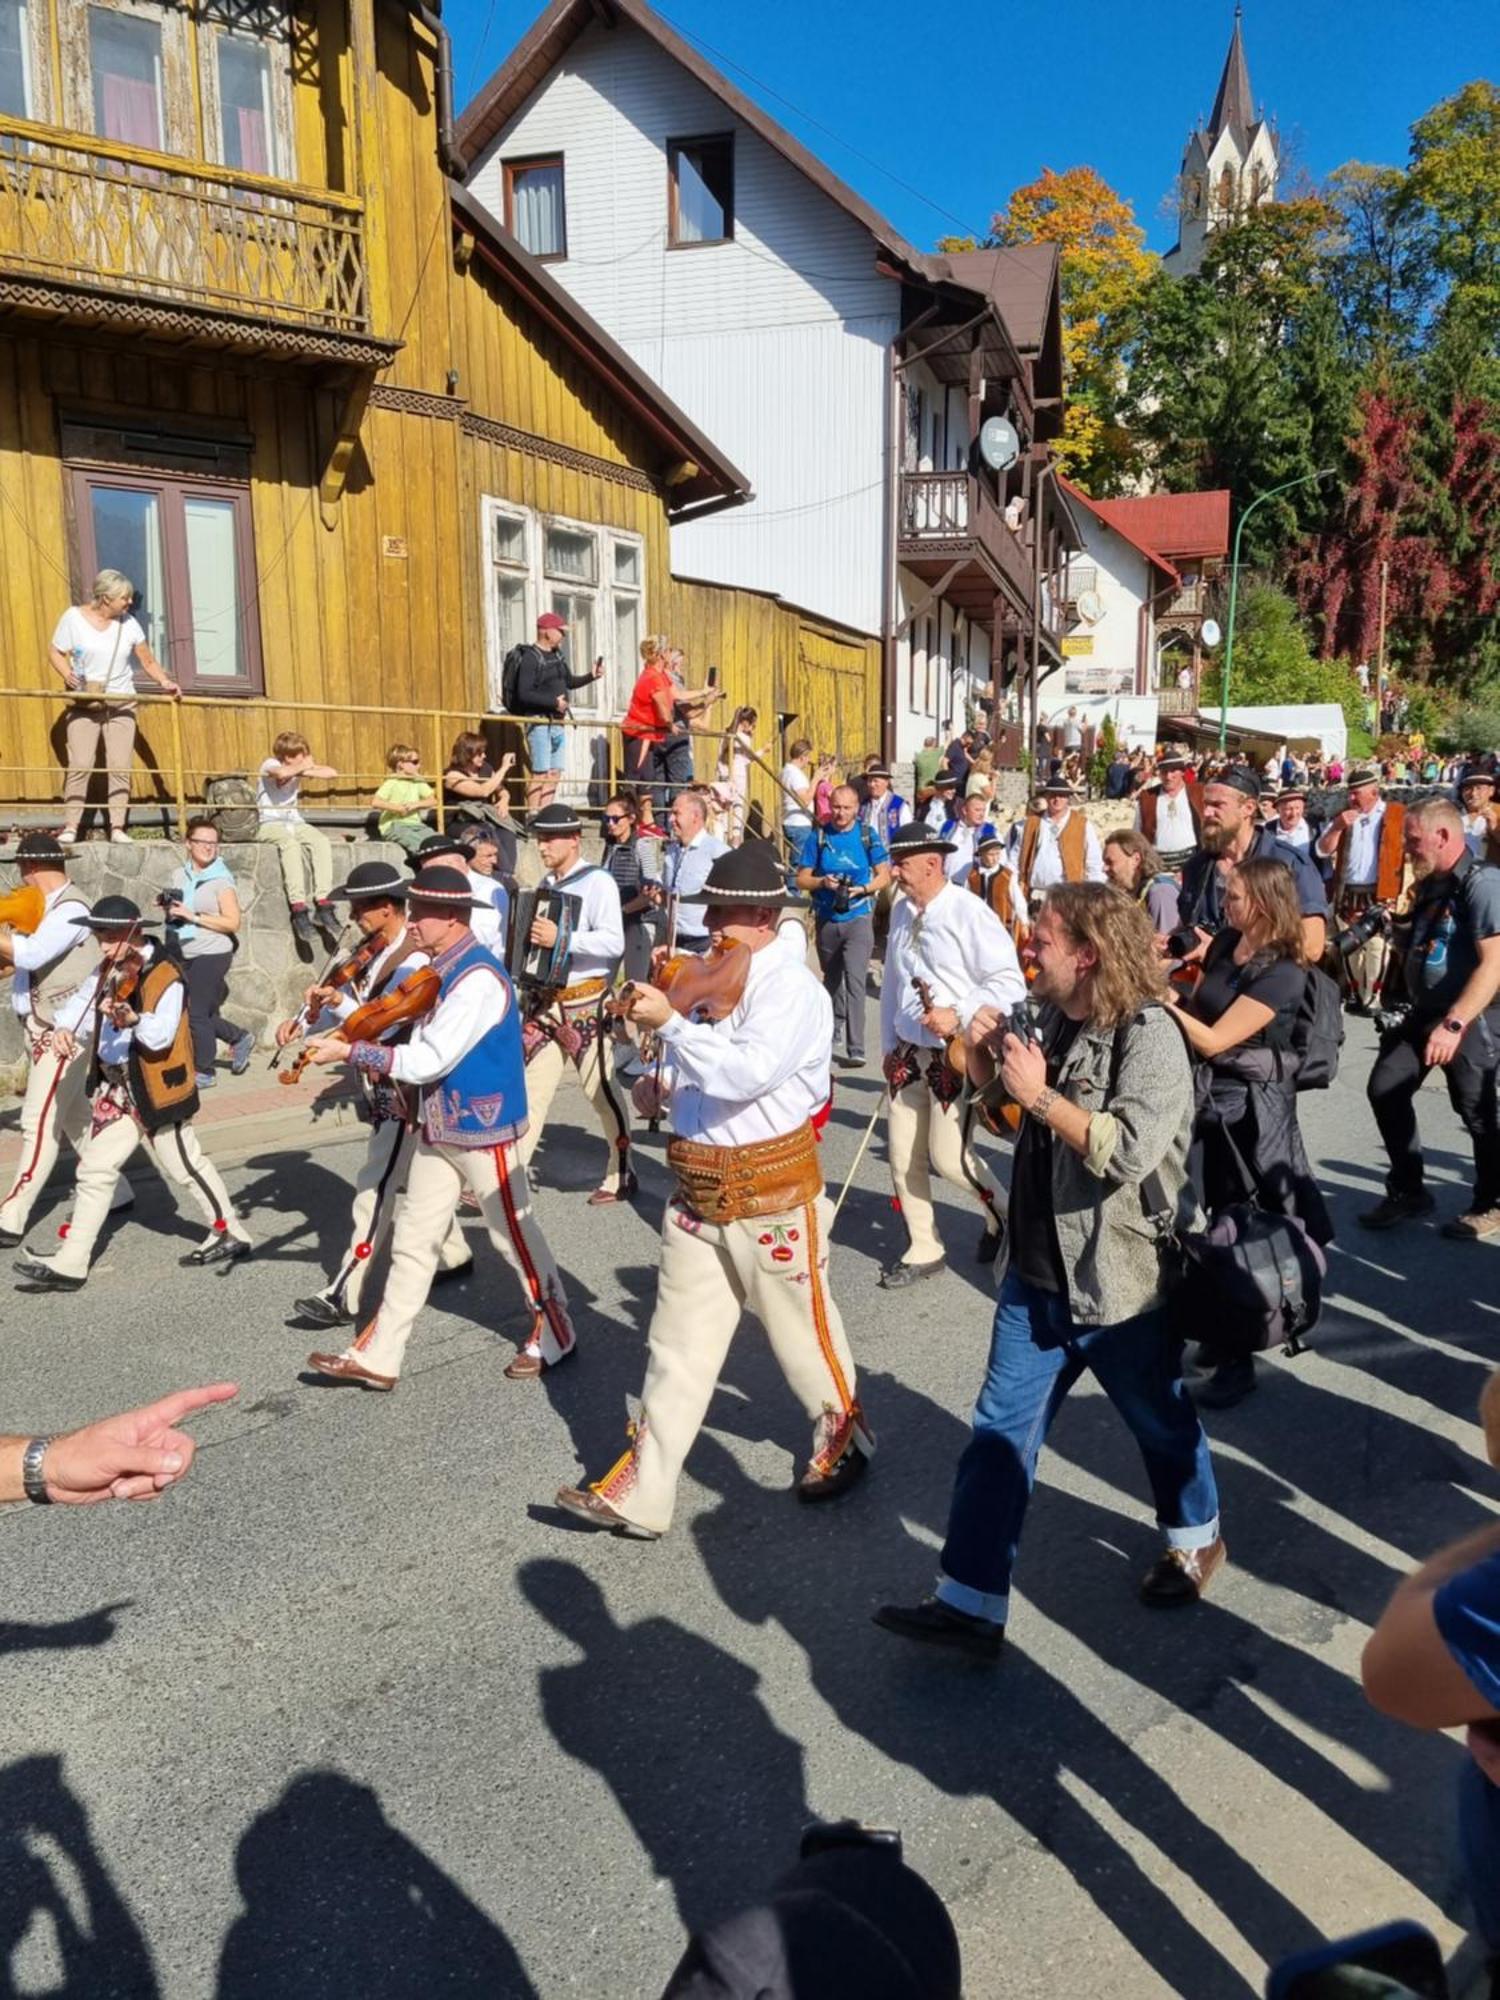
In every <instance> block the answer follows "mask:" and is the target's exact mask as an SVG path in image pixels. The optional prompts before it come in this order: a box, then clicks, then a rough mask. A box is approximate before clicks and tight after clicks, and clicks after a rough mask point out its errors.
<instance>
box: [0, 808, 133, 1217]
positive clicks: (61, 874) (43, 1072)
mask: <svg viewBox="0 0 1500 2000" xmlns="http://www.w3.org/2000/svg"><path fill="white" fill-rule="evenodd" d="M73 851H74V850H72V849H71V848H67V847H64V846H63V844H62V843H61V841H59V840H58V838H57V836H56V835H55V834H51V833H40V832H38V833H23V834H22V836H21V840H20V844H19V846H18V847H17V849H16V863H17V872H18V873H19V875H20V878H21V887H22V888H23V889H24V888H31V889H34V890H35V891H36V892H37V894H38V895H39V896H40V897H41V899H42V919H41V922H40V923H39V924H37V925H36V927H35V928H34V929H32V930H30V931H21V930H0V965H13V966H14V967H15V977H14V978H13V979H12V981H11V1004H12V1006H13V1007H14V1008H15V1010H16V1012H17V1014H18V1015H19V1016H20V1018H21V1031H22V1034H23V1035H24V1036H25V1039H26V1053H27V1056H28V1058H29V1061H30V1067H29V1069H28V1070H27V1073H26V1095H25V1097H24V1099H23V1100H22V1104H21V1150H20V1154H19V1156H18V1157H17V1159H16V1162H15V1165H14V1167H13V1168H12V1169H11V1171H10V1172H9V1173H7V1174H4V1175H0V1186H3V1187H4V1188H5V1189H6V1193H5V1194H4V1197H3V1200H0V1244H3V1245H12V1244H16V1243H19V1242H20V1241H21V1239H22V1237H23V1236H24V1235H25V1234H26V1225H27V1223H28V1222H29V1220H30V1219H31V1210H32V1207H33V1205H34V1203H35V1201H36V1198H37V1196H38V1195H39V1194H40V1193H41V1191H42V1189H43V1188H44V1187H45V1186H46V1183H47V1176H48V1175H49V1174H50V1173H51V1172H52V1169H53V1167H54V1166H56V1164H57V1154H58V1149H59V1147H60V1146H61V1145H62V1142H63V1140H64V1139H66V1140H67V1141H68V1143H69V1145H71V1146H74V1147H77V1146H79V1145H81V1144H82V1141H83V1136H84V1134H85V1133H86V1132H87V1131H88V1126H89V1104H88V1096H87V1093H86V1090H85V1087H84V1086H85V1080H86V1077H87V1074H88V1059H87V1049H88V1037H87V1035H85V1034H82V1033H80V1030H81V1029H82V1028H83V1025H84V1023H85V1022H86V1020H87V1017H88V1010H89V1006H90V1003H91V1001H92V999H93V985H92V979H93V973H94V970H95V968H96V967H97V965H98V963H99V943H98V940H97V938H96V937H95V936H94V933H93V931H92V930H90V928H89V925H88V922H87V919H88V914H89V903H88V898H87V897H86V896H85V895H84V893H83V891H82V890H81V889H76V888H74V886H73V884H72V883H71V882H70V881H69V880H68V874H67V862H68V856H69V855H70V853H72V852H73ZM60 1029H61V1030H64V1031H68V1032H69V1033H70V1034H71V1038H72V1039H71V1042H70V1044H69V1046H70V1047H71V1048H72V1051H73V1053H72V1054H71V1055H70V1056H68V1057H66V1058H64V1056H63V1055H62V1054H61V1051H60V1048H59V1044H58V1040H57V1036H58V1031H59V1030H60ZM130 1200H131V1194H130V1186H129V1183H128V1182H127V1181H125V1180H123V1179H122V1180H121V1181H120V1182H119V1183H118V1185H117V1187H116V1189H115V1192H114V1197H113V1199H112V1201H111V1207H114V1208H126V1207H128V1206H129V1205H130Z"/></svg>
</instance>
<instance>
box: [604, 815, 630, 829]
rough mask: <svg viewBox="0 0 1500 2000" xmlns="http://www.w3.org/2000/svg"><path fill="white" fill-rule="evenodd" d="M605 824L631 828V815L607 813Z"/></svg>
mask: <svg viewBox="0 0 1500 2000" xmlns="http://www.w3.org/2000/svg"><path fill="white" fill-rule="evenodd" d="M604 824H605V825H606V826H629V824H630V815H629V813H606V814H605V815H604Z"/></svg>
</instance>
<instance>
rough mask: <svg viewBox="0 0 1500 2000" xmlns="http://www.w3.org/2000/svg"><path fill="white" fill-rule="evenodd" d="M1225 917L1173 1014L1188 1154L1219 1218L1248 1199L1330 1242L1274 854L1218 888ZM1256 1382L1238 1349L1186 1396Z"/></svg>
mask: <svg viewBox="0 0 1500 2000" xmlns="http://www.w3.org/2000/svg"><path fill="white" fill-rule="evenodd" d="M1224 915H1225V919H1226V928H1225V929H1224V930H1221V931H1220V932H1219V934H1218V936H1217V937H1215V938H1214V940H1213V942H1212V943H1211V944H1210V945H1209V947H1208V950H1207V952H1206V953H1205V954H1204V958H1203V977H1202V979H1201V980H1200V981H1199V983H1198V986H1197V988H1196V990H1195V991H1194V992H1193V994H1192V995H1191V996H1190V997H1189V998H1187V999H1184V1000H1182V1001H1181V1002H1180V1007H1181V1011H1180V1013H1179V1016H1178V1020H1179V1024H1180V1026H1181V1028H1182V1032H1183V1033H1184V1034H1185V1035H1186V1036H1187V1039H1188V1042H1189V1044H1190V1046H1191V1047H1192V1049H1193V1050H1194V1052H1195V1053H1196V1054H1197V1055H1198V1056H1200V1057H1201V1058H1202V1061H1201V1062H1200V1063H1199V1065H1198V1068H1197V1070H1196V1072H1195V1075H1194V1101H1195V1105H1196V1112H1195V1116H1194V1120H1193V1149H1194V1153H1195V1155H1196V1164H1197V1167H1198V1170H1199V1175H1200V1182H1201V1188H1202V1193H1203V1203H1204V1206H1205V1208H1207V1210H1208V1212H1209V1215H1210V1216H1216V1215H1218V1213H1219V1212H1220V1210H1222V1209H1225V1208H1228V1207H1230V1206H1231V1205H1232V1204H1233V1203H1235V1202H1242V1201H1253V1202H1254V1203H1255V1204H1256V1205H1257V1206H1258V1207H1260V1208H1265V1209H1270V1210H1272V1211H1273V1212H1274V1213H1276V1214H1279V1215H1290V1216H1295V1217H1296V1218H1297V1220H1298V1221H1300V1222H1301V1223H1303V1225H1304V1226H1305V1227H1306V1229H1307V1232H1308V1234H1309V1235H1310V1236H1311V1237H1312V1238H1313V1241H1314V1242H1316V1243H1329V1242H1331V1241H1332V1240H1333V1224H1332V1221H1331V1220H1330V1218H1329V1214H1328V1208H1327V1204H1326V1203H1325V1202H1324V1200H1323V1196H1322V1194H1321V1192H1320V1191H1319V1188H1318V1184H1317V1182H1316V1181H1315V1180H1314V1178H1313V1173H1312V1169H1311V1167H1310V1166H1309V1164H1308V1159H1307V1149H1306V1147H1305V1146H1304V1145H1303V1143H1302V1131H1301V1127H1300V1126H1299V1125H1298V1122H1297V1072H1296V1057H1295V1056H1294V1054H1293V1053H1292V1041H1293V1032H1294V1030H1295V1027H1296V1022H1297V1014H1298V1011H1299V1009H1300V1008H1301V1005H1302V997H1303V993H1304V991H1305V989H1306V985H1307V969H1306V967H1305V965H1304V964H1303V960H1302V925H1301V917H1300V913H1299V911H1298V908H1297V895H1296V891H1295V889H1294V888H1293V886H1292V878H1291V875H1290V874H1289V873H1288V871H1287V870H1286V869H1285V868H1284V867H1283V866H1282V865H1281V863H1280V862H1279V861H1269V860H1262V861H1245V862H1241V864H1240V865H1239V867H1238V868H1234V869H1232V870H1231V871H1230V875H1229V880H1228V882H1227V883H1226V884H1225V889H1224ZM1171 998H1172V999H1173V1000H1174V1001H1175V1000H1177V999H1178V995H1177V994H1176V993H1175V992H1174V993H1173V994H1172V995H1171ZM1206 1344H1207V1345H1208V1347H1209V1350H1210V1351H1209V1354H1208V1355H1207V1356H1206V1357H1205V1358H1208V1359H1211V1358H1212V1344H1211V1342H1209V1343H1206ZM1254 1387H1255V1360H1254V1357H1253V1356H1252V1355H1244V1356H1242V1357H1240V1358H1238V1359H1236V1360H1233V1361H1226V1362H1224V1363H1222V1364H1221V1365H1220V1366H1217V1367H1216V1368H1215V1369H1214V1372H1213V1374H1212V1376H1211V1377H1210V1378H1209V1380H1208V1381H1207V1382H1206V1383H1204V1384H1203V1385H1202V1387H1201V1388H1199V1389H1197V1390H1196V1391H1195V1392H1194V1400H1195V1401H1196V1402H1197V1403H1199V1404H1200V1405H1202V1406H1203V1407H1205V1408H1207V1409H1211V1410H1225V1409H1229V1408H1231V1407H1232V1406H1233V1405H1234V1404H1235V1403H1238V1402H1241V1401H1242V1400H1243V1399H1244V1398H1245V1397H1246V1396H1248V1395H1249V1394H1250V1392H1251V1391H1252V1390H1253V1389H1254Z"/></svg>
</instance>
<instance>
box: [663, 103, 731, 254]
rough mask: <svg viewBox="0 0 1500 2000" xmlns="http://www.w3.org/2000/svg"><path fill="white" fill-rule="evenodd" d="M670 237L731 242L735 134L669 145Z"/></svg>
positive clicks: (679, 242) (676, 242) (682, 241)
mask: <svg viewBox="0 0 1500 2000" xmlns="http://www.w3.org/2000/svg"><path fill="white" fill-rule="evenodd" d="M667 169H668V181H669V187H668V196H667V201H668V224H667V240H668V242H669V243H670V244H672V245H673V246H674V247H676V248H679V249H682V248H686V247H687V246H688V245H689V244H694V243H727V242H729V241H730V239H731V238H732V237H733V235H734V134H733V133H732V132H728V133H724V134H722V135H721V136H720V137H718V138H713V139H672V140H669V141H668V144H667Z"/></svg>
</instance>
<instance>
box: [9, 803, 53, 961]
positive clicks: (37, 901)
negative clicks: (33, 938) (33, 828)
mask: <svg viewBox="0 0 1500 2000" xmlns="http://www.w3.org/2000/svg"><path fill="white" fill-rule="evenodd" d="M12 831H13V832H19V828H13V829H12ZM46 914H47V898H46V897H45V896H44V895H43V893H42V891H41V890H40V889H39V888H38V887H37V886H36V884H35V882H18V883H17V884H16V886H15V888H13V889H8V890H7V891H6V892H5V894H4V895H3V896H0V926H5V927H7V928H8V929H10V930H13V931H19V932H20V933H21V935H22V936H23V937H30V935H31V933H32V932H33V931H34V930H35V929H36V927H37V925H38V924H39V923H40V922H41V921H42V918H43V917H44V916H45V915H46ZM15 969H16V968H15V966H14V964H13V963H12V962H11V960H9V959H6V960H5V961H4V963H3V964H0V979H8V978H9V976H10V975H11V973H13V972H14V971H15Z"/></svg>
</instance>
